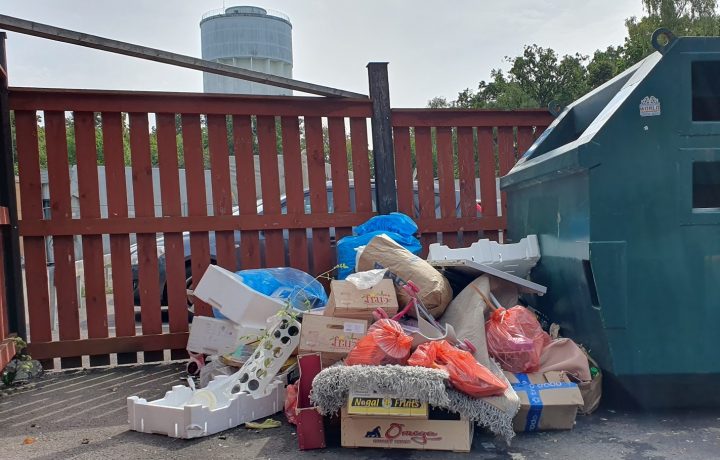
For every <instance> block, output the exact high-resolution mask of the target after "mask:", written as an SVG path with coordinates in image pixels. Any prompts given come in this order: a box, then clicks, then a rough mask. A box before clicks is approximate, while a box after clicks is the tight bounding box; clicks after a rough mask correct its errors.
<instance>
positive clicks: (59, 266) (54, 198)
mask: <svg viewBox="0 0 720 460" xmlns="http://www.w3.org/2000/svg"><path fill="white" fill-rule="evenodd" d="M45 136H46V143H47V161H48V182H49V186H50V203H51V207H52V216H51V218H52V220H53V221H55V222H57V221H61V220H67V219H71V218H72V204H71V201H70V170H69V164H68V148H67V138H66V130H65V114H64V113H63V112H45ZM53 255H54V258H55V286H57V287H58V288H57V289H56V293H57V310H58V325H59V328H60V340H77V339H79V338H80V315H79V313H80V312H79V309H78V292H77V289H76V284H75V282H76V278H75V275H76V272H75V245H74V241H73V237H72V236H56V237H54V238H53ZM61 366H62V367H63V368H68V367H80V366H82V358H81V357H80V356H77V357H69V358H62V359H61Z"/></svg>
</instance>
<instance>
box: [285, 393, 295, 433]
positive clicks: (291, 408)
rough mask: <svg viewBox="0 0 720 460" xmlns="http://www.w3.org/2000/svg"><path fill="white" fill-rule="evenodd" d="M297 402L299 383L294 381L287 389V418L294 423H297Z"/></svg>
mask: <svg viewBox="0 0 720 460" xmlns="http://www.w3.org/2000/svg"><path fill="white" fill-rule="evenodd" d="M297 403H298V389H297V383H292V384H290V385H288V386H287V389H286V390H285V418H287V421H288V422H289V423H292V424H293V425H297Z"/></svg>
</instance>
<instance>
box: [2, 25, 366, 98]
mask: <svg viewBox="0 0 720 460" xmlns="http://www.w3.org/2000/svg"><path fill="white" fill-rule="evenodd" d="M0 27H1V28H3V29H5V30H10V31H12V32H17V33H21V34H26V35H32V36H34V37H40V38H46V39H48V40H55V41H59V42H64V43H70V44H73V45H78V46H84V47H87V48H93V49H97V50H102V51H108V52H110V53H116V54H122V55H125V56H132V57H136V58H140V59H146V60H148V61H154V62H162V63H163V64H171V65H174V66H177V67H185V68H188V69H195V70H200V71H203V72H208V73H214V74H217V75H222V76H225V77H231V78H239V79H241V80H247V81H252V82H255V83H263V84H265V85H271V86H278V87H280V88H287V89H291V90H295V91H302V92H303V93H309V94H317V95H320V96H331V97H367V96H365V95H363V94H359V93H353V92H350V91H344V90H341V89H337V88H330V87H328V86H321V85H316V84H313V83H307V82H303V81H299V80H293V79H291V78H285V77H280V76H277V75H271V74H267V73H263V72H256V71H254V70H247V69H241V68H239V67H233V66H230V65H226V64H220V63H217V62H212V61H206V60H204V59H199V58H195V57H192V56H187V55H184V54H177V53H171V52H169V51H163V50H160V49H157V48H149V47H147V46H140V45H134V44H132V43H127V42H122V41H119V40H112V39H109V38H104V37H99V36H97V35H90V34H84V33H81V32H76V31H74V30H69V29H62V28H60V27H54V26H51V25H48V24H41V23H39V22H33V21H27V20H25V19H20V18H15V17H12V16H7V15H4V14H0Z"/></svg>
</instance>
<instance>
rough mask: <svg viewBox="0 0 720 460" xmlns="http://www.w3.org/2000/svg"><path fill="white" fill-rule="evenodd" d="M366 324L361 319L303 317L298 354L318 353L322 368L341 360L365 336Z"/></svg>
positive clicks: (319, 316) (306, 315)
mask: <svg viewBox="0 0 720 460" xmlns="http://www.w3.org/2000/svg"><path fill="white" fill-rule="evenodd" d="M367 327H368V323H367V321H365V320H361V319H349V318H333V317H330V316H322V315H313V314H308V313H306V314H305V315H303V322H302V329H301V331H300V345H299V346H298V353H300V354H305V353H311V352H319V353H321V355H322V364H323V367H327V366H329V365H330V364H333V363H336V362H338V361H340V360H341V359H343V358H344V357H345V356H347V354H348V353H349V352H350V350H352V349H353V348H354V347H355V345H356V344H357V342H358V340H360V339H361V338H362V337H364V336H365V333H366V332H367Z"/></svg>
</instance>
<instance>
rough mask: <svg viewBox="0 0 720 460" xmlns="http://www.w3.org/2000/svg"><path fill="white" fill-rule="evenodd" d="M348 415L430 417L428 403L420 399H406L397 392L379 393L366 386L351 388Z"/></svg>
mask: <svg viewBox="0 0 720 460" xmlns="http://www.w3.org/2000/svg"><path fill="white" fill-rule="evenodd" d="M347 412H348V415H364V416H378V417H402V418H419V419H425V420H427V418H428V404H427V402H425V401H420V400H419V399H405V398H402V397H401V395H398V394H395V393H379V392H376V391H372V390H369V389H366V388H358V387H354V388H351V389H350V392H349V394H348V403H347Z"/></svg>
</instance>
